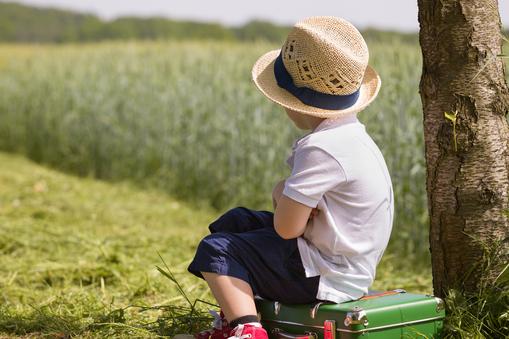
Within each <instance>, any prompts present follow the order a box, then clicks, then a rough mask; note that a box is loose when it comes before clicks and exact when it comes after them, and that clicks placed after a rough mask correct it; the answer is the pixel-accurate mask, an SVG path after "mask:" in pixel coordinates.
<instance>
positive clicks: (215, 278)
mask: <svg viewBox="0 0 509 339" xmlns="http://www.w3.org/2000/svg"><path fill="white" fill-rule="evenodd" d="M201 274H202V275H203V277H204V278H205V280H206V281H207V283H208V284H209V287H210V290H211V291H212V294H213V295H214V297H215V298H216V300H217V302H218V303H219V306H221V310H222V311H223V313H224V316H225V317H226V320H228V321H229V322H231V321H232V320H234V319H238V318H240V317H244V316H247V315H256V306H255V303H254V297H253V290H252V289H251V286H249V284H248V283H247V282H245V281H244V280H242V279H238V278H234V277H230V276H227V275H219V274H216V273H211V272H201Z"/></svg>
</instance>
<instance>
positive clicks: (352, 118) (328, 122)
mask: <svg viewBox="0 0 509 339" xmlns="http://www.w3.org/2000/svg"><path fill="white" fill-rule="evenodd" d="M356 122H359V119H357V113H353V114H348V115H345V116H342V117H339V118H334V119H325V120H323V121H322V122H321V123H320V124H319V125H318V126H316V128H315V129H314V130H313V131H312V132H311V133H315V132H318V131H323V130H326V129H330V128H334V127H338V126H342V125H346V124H351V123H356Z"/></svg>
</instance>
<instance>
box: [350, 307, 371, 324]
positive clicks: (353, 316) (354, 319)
mask: <svg viewBox="0 0 509 339" xmlns="http://www.w3.org/2000/svg"><path fill="white" fill-rule="evenodd" d="M344 323H345V326H350V325H364V326H368V325H369V322H368V316H367V315H366V311H364V310H363V309H362V308H361V307H359V306H355V307H354V308H353V310H352V311H351V312H348V313H347V314H346V317H345V322H344Z"/></svg>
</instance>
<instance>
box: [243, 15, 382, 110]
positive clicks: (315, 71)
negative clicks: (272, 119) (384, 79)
mask: <svg viewBox="0 0 509 339" xmlns="http://www.w3.org/2000/svg"><path fill="white" fill-rule="evenodd" d="M368 59H369V52H368V46H367V45H366V42H365V41H364V39H363V37H362V35H361V34H360V33H359V31H358V30H357V29H356V28H355V27H354V26H353V25H352V24H351V23H349V22H348V21H346V20H345V19H342V18H338V17H332V16H320V17H310V18H307V19H305V20H303V21H300V22H298V23H296V24H295V26H294V27H293V28H292V30H291V31H290V33H289V34H288V37H287V39H286V42H285V44H284V45H283V47H282V48H281V50H273V51H270V52H267V53H265V54H264V55H262V56H261V57H260V58H259V59H258V60H257V61H256V63H255V64H254V66H253V69H252V76H253V80H254V82H255V84H256V86H257V87H258V88H259V89H260V91H262V93H263V94H265V95H266V96H267V97H268V98H269V99H270V100H272V101H274V102H276V103H278V104H280V105H281V106H283V107H286V108H289V109H291V110H293V111H296V112H300V113H304V114H308V115H313V116H318V117H322V118H337V117H340V116H343V115H346V114H351V113H356V112H359V111H361V110H362V109H364V108H365V107H366V106H368V105H369V104H370V103H371V102H372V101H373V99H375V97H376V96H377V94H378V91H379V90H380V85H381V80H380V77H379V76H378V74H377V72H376V71H375V70H374V69H373V68H371V67H370V66H369V65H368Z"/></svg>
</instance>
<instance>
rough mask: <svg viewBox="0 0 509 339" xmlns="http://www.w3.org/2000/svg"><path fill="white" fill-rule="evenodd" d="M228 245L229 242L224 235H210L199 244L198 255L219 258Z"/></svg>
mask: <svg viewBox="0 0 509 339" xmlns="http://www.w3.org/2000/svg"><path fill="white" fill-rule="evenodd" d="M227 243H228V240H227V238H225V237H224V234H223V233H213V234H209V235H207V236H206V237H205V238H203V239H202V240H201V241H200V243H199V244H198V248H197V249H196V254H197V255H199V256H203V255H206V256H217V255H218V254H219V253H224V251H225V248H226V247H227Z"/></svg>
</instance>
